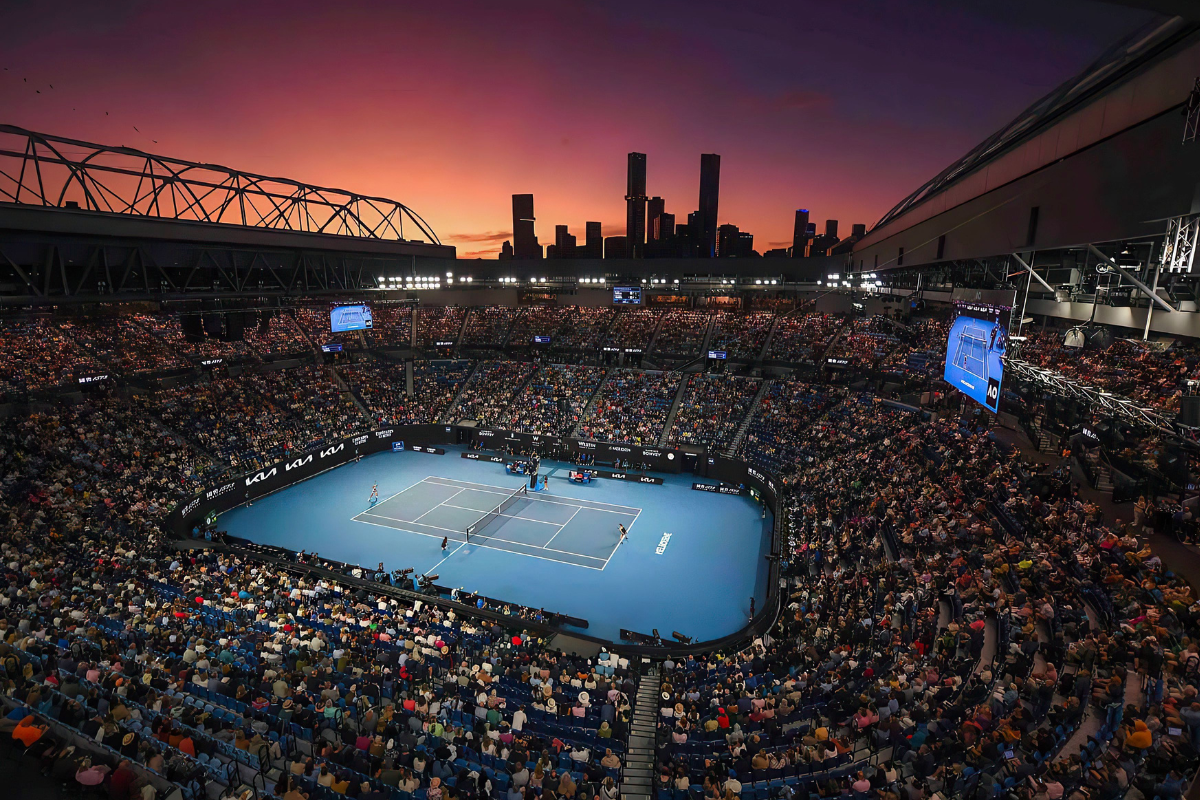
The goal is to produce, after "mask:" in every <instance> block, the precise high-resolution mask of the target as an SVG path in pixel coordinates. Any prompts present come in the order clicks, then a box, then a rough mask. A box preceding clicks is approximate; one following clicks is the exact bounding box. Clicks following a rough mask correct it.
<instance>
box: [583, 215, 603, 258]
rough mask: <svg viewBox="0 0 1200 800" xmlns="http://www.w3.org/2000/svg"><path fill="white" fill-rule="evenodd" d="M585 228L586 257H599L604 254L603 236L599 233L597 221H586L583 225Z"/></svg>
mask: <svg viewBox="0 0 1200 800" xmlns="http://www.w3.org/2000/svg"><path fill="white" fill-rule="evenodd" d="M585 228H586V229H587V237H586V244H585V245H584V247H586V248H587V258H601V257H603V256H604V236H603V234H601V233H600V223H599V222H588V223H586V225H585Z"/></svg>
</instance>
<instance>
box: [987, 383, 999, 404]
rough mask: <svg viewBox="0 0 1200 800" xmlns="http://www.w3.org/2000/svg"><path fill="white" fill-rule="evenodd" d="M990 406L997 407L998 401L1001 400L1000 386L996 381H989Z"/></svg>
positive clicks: (988, 396) (988, 397) (988, 395)
mask: <svg viewBox="0 0 1200 800" xmlns="http://www.w3.org/2000/svg"><path fill="white" fill-rule="evenodd" d="M987 399H988V405H992V406H994V405H996V401H997V400H999V399H1000V384H999V383H997V382H996V381H988V388H987Z"/></svg>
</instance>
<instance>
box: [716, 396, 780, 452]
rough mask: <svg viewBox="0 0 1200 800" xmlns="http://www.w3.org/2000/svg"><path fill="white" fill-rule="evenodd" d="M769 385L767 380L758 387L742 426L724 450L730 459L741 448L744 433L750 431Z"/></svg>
mask: <svg viewBox="0 0 1200 800" xmlns="http://www.w3.org/2000/svg"><path fill="white" fill-rule="evenodd" d="M770 383H771V381H769V380H763V382H762V385H761V386H759V387H758V394H756V395H754V399H753V400H751V401H750V408H748V409H747V410H746V418H745V419H743V420H742V424H741V425H739V426H738V429H737V433H735V434H734V435H733V441H731V442H730V443H729V447H728V448H726V449H725V455H727V456H729V457H730V458H733V457H734V456H736V455H737V451H738V448H739V447H741V446H742V440H743V439H745V438H746V432H747V431H748V430H750V423H751V422H752V421H753V420H754V415H755V414H756V413H758V406H759V404H760V403H761V402H762V399H763V397H764V396H765V395H766V394H767V388H768V386H769V385H770Z"/></svg>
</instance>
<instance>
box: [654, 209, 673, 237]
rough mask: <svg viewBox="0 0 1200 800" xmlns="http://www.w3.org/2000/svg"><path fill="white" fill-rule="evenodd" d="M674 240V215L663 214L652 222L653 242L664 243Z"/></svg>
mask: <svg viewBox="0 0 1200 800" xmlns="http://www.w3.org/2000/svg"><path fill="white" fill-rule="evenodd" d="M674 238H675V215H674V214H668V213H667V212H665V211H664V212H663V213H661V214H659V215H658V217H657V218H655V220H654V240H655V241H656V242H666V241H668V240H670V239H674Z"/></svg>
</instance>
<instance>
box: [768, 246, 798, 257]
mask: <svg viewBox="0 0 1200 800" xmlns="http://www.w3.org/2000/svg"><path fill="white" fill-rule="evenodd" d="M791 256H792V248H790V247H776V248H774V249H773V250H768V251H767V252H765V253H763V258H791Z"/></svg>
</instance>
